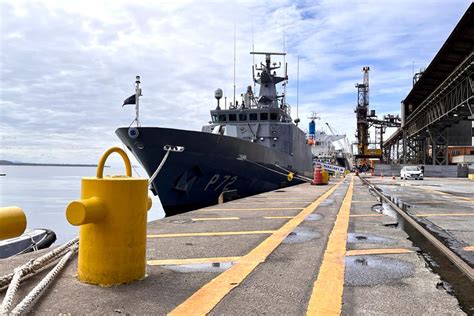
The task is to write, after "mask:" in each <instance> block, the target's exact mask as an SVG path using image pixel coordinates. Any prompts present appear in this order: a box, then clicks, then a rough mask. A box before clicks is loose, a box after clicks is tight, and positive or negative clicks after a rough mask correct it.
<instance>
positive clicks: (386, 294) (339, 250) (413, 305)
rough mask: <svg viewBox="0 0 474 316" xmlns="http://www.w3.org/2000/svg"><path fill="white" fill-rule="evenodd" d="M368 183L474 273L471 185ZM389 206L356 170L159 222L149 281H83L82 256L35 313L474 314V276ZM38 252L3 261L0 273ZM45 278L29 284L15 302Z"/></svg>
mask: <svg viewBox="0 0 474 316" xmlns="http://www.w3.org/2000/svg"><path fill="white" fill-rule="evenodd" d="M363 179H364V180H367V181H369V182H370V183H372V184H374V185H376V187H377V188H378V189H380V190H381V191H383V193H384V195H386V196H389V197H390V198H391V199H392V201H396V202H397V204H398V205H399V206H400V208H401V209H403V210H404V211H405V212H407V214H410V216H411V217H412V218H414V219H423V220H424V221H425V223H426V221H429V222H430V223H432V225H431V226H430V225H425V226H426V227H431V228H433V230H432V231H430V234H433V236H435V235H436V234H437V233H439V231H440V230H441V231H445V232H448V233H449V236H450V238H452V239H451V242H446V240H444V242H445V243H446V244H447V245H448V246H450V247H451V246H452V247H453V249H452V250H453V251H455V252H456V254H458V255H459V258H458V259H459V260H463V261H464V262H465V263H467V264H468V265H469V266H470V268H471V271H472V261H471V260H472V258H473V255H474V247H473V246H474V228H473V227H474V203H472V202H473V201H474V185H473V183H472V182H469V180H467V179H434V178H431V179H426V180H424V181H400V180H392V179H390V178H384V179H382V178H379V177H377V178H375V177H373V178H370V177H365V178H363ZM380 202H381V199H380V197H378V196H377V195H376V194H374V190H372V189H369V187H368V186H367V184H366V183H364V182H363V181H362V180H361V179H360V178H358V177H355V176H352V175H349V176H347V177H346V178H339V179H333V180H332V181H331V182H330V184H329V185H327V186H310V185H309V184H302V185H297V186H293V187H289V188H285V189H281V190H276V191H272V192H267V193H264V194H260V195H256V196H252V197H248V198H244V199H240V200H236V201H232V202H228V203H224V204H220V205H215V206H212V207H207V208H203V209H200V210H196V211H192V212H188V213H185V214H181V215H177V216H173V217H169V218H165V219H161V220H157V221H154V222H150V223H149V226H148V242H147V263H148V264H147V276H146V278H145V279H144V280H142V281H137V282H133V283H131V284H128V285H122V286H115V287H109V288H104V287H99V286H93V285H87V284H83V283H81V282H79V281H78V280H77V279H76V273H77V258H76V259H74V260H73V261H71V262H70V263H69V264H68V266H67V267H66V269H65V270H64V271H63V272H62V274H61V275H60V277H59V278H58V279H57V280H56V281H55V282H54V283H53V284H52V285H51V286H50V288H49V289H48V291H47V292H46V293H45V295H44V296H43V297H42V298H41V299H40V300H39V301H38V302H37V303H36V304H35V305H34V307H33V309H32V310H33V311H34V312H35V313H38V314H59V313H70V314H90V313H94V314H113V313H117V314H156V315H164V314H168V313H171V314H172V315H173V314H176V315H177V314H186V315H198V314H211V315H221V314H225V315H248V314H274V315H275V314H278V315H281V314H285V315H302V314H307V313H309V314H312V313H318V312H319V313H320V314H341V313H342V314H345V315H348V314H397V315H403V314H462V313H463V312H465V313H469V311H470V312H472V311H473V308H474V305H473V301H472V300H473V298H472V297H469V296H472V295H470V294H472V293H473V283H472V280H469V278H468V277H467V276H466V275H465V273H464V274H463V272H461V271H459V270H458V269H456V267H455V266H454V265H453V264H450V262H448V261H447V259H443V256H442V254H440V252H439V251H438V250H437V249H436V247H432V248H430V244H429V242H427V241H426V240H424V239H423V238H422V237H420V236H418V235H416V233H413V232H412V231H411V230H410V228H409V227H408V223H406V222H405V221H404V220H403V219H402V218H401V217H400V216H399V215H397V214H396V212H395V211H393V209H390V208H389V207H388V206H387V205H386V204H385V203H384V205H383V206H384V209H383V210H381V209H380V208H378V206H377V204H379V203H380ZM407 205H408V206H409V208H407ZM437 238H438V237H437ZM36 256H38V254H28V255H23V256H19V257H16V258H12V259H5V260H0V262H1V265H0V275H4V274H6V273H9V272H11V271H12V270H13V268H14V267H16V266H18V265H20V264H22V263H25V262H26V261H28V260H29V259H31V258H32V257H36ZM443 260H444V261H443ZM437 265H438V267H436V266H437ZM446 267H447V268H446ZM438 270H443V271H444V272H443V271H438ZM446 271H448V272H449V275H445V274H443V273H445V272H446ZM45 273H46V272H44V273H41V274H40V275H38V276H35V277H32V278H30V279H28V280H26V281H25V282H24V283H23V284H22V286H21V287H20V290H19V294H18V298H17V299H16V300H15V303H17V302H18V301H19V298H20V297H23V296H24V295H26V293H27V291H28V290H30V289H31V288H32V287H33V286H34V285H35V284H36V283H37V282H38V281H39V279H40V278H41V277H42V276H44V275H45ZM440 275H441V276H440ZM453 291H454V294H455V295H452V294H453ZM469 293H470V294H469ZM4 294H5V292H2V293H0V298H3V295H4Z"/></svg>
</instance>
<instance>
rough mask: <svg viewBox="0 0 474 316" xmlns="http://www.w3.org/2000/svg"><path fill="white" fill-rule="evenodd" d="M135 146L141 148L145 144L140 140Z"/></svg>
mask: <svg viewBox="0 0 474 316" xmlns="http://www.w3.org/2000/svg"><path fill="white" fill-rule="evenodd" d="M135 146H136V147H137V148H138V149H143V148H145V145H143V143H140V142H137V143H135Z"/></svg>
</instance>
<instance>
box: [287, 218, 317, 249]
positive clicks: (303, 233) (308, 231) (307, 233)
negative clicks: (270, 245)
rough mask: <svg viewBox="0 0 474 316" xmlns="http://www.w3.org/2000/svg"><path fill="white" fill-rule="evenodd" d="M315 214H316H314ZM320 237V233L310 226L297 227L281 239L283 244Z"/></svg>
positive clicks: (297, 242)
mask: <svg viewBox="0 0 474 316" xmlns="http://www.w3.org/2000/svg"><path fill="white" fill-rule="evenodd" d="M315 215H316V214H315ZM318 238H321V233H319V232H317V231H316V230H314V229H313V228H310V227H297V228H296V229H295V230H294V231H292V232H291V233H290V234H289V235H288V236H287V237H286V238H285V240H283V243H285V244H299V243H303V242H307V241H310V240H313V239H318Z"/></svg>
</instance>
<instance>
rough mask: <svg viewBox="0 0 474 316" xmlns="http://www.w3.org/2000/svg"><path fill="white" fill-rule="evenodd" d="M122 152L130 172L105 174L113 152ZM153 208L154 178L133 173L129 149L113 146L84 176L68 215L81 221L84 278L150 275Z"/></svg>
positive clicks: (111, 281) (103, 281)
mask: <svg viewBox="0 0 474 316" xmlns="http://www.w3.org/2000/svg"><path fill="white" fill-rule="evenodd" d="M113 152H116V153H118V154H120V155H121V156H122V158H123V160H124V162H125V167H126V170H127V175H126V176H107V177H103V172H104V165H105V161H106V160H107V158H108V156H109V155H110V154H111V153H113ZM150 208H151V199H150V198H149V197H148V180H147V179H143V178H132V167H131V165H130V160H129V159H128V156H127V154H126V153H125V152H124V151H123V150H122V149H120V148H118V147H113V148H110V149H108V150H107V151H106V152H105V153H104V155H103V156H102V158H101V159H100V161H99V165H98V166H97V175H96V177H86V178H82V182H81V199H80V200H76V201H72V202H71V203H69V205H68V207H67V210H66V218H67V220H68V221H69V223H71V224H72V225H75V226H81V227H80V233H79V266H78V278H79V280H80V281H82V282H85V283H90V284H99V285H102V286H112V285H117V284H123V283H128V282H132V281H135V280H140V279H143V278H144V277H145V265H146V262H145V260H146V257H145V256H146V227H147V211H148V210H149V209H150Z"/></svg>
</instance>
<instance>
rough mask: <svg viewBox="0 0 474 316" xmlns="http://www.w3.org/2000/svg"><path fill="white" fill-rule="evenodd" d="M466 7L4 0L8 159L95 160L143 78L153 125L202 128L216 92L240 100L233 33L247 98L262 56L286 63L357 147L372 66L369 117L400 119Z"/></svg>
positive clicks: (2, 101)
mask: <svg viewBox="0 0 474 316" xmlns="http://www.w3.org/2000/svg"><path fill="white" fill-rule="evenodd" d="M469 3H470V2H469V1H463V0H457V1H450V2H446V1H417V2H413V1H408V0H407V1H398V2H396V3H394V2H389V1H360V2H346V1H318V2H312V1H299V2H293V1H289V0H288V1H271V2H269V1H260V2H250V1H241V2H227V1H223V2H202V1H200V2H198V1H173V2H172V1H164V2H163V1H161V2H159V3H158V2H155V1H140V2H139V3H131V2H129V1H80V2H74V1H73V2H64V1H42V2H30V1H2V2H1V4H0V6H1V20H2V22H1V23H2V24H1V34H0V35H1V47H2V48H1V67H0V68H1V70H0V71H1V73H0V74H1V86H0V106H1V118H2V119H1V122H0V129H1V132H2V137H1V144H2V151H1V156H2V157H1V158H4V159H11V160H24V161H41V162H56V161H58V160H60V161H63V162H79V163H94V162H96V160H97V158H98V157H99V155H100V153H101V152H102V151H103V150H104V149H105V148H106V147H109V146H111V145H120V144H119V142H118V139H117V138H116V136H115V134H114V130H115V128H116V127H118V126H128V125H129V124H130V122H131V120H132V119H133V108H132V107H125V108H121V107H120V105H121V102H122V101H123V99H124V98H126V97H127V96H129V95H131V94H132V93H133V81H134V78H135V75H137V74H140V75H141V76H142V82H143V94H144V96H143V98H142V112H141V116H142V118H143V123H144V124H145V125H157V126H167V127H183V126H186V128H188V129H193V130H199V129H200V126H201V125H202V124H203V123H205V122H207V121H208V120H209V112H208V111H209V110H210V109H211V108H213V107H214V104H215V100H214V98H213V91H214V89H215V88H217V87H221V88H223V89H224V90H225V91H226V94H227V96H229V97H230V96H231V94H232V81H233V78H232V77H233V66H232V61H233V28H234V22H235V23H236V29H237V76H236V79H237V86H238V92H239V94H240V92H241V91H242V90H244V89H245V87H246V86H247V85H248V84H249V83H251V72H250V67H251V63H252V57H251V56H250V55H249V54H248V52H249V51H250V50H251V46H252V21H253V30H254V33H253V37H254V43H255V50H257V51H259V50H267V51H281V50H282V49H283V28H284V25H285V26H286V27H285V30H286V32H285V33H286V48H287V51H288V53H289V55H288V56H287V58H286V60H287V61H288V63H289V67H290V68H289V75H290V84H289V86H288V95H289V101H290V103H292V104H293V108H295V106H294V105H295V102H296V60H297V56H301V59H300V96H299V100H300V111H299V112H300V117H301V118H302V119H303V122H302V126H303V127H306V124H307V120H306V119H304V118H305V117H306V116H307V115H309V113H311V112H312V111H317V112H320V113H321V115H322V116H323V121H328V122H330V123H332V125H333V126H334V127H335V128H336V130H337V131H338V132H340V133H346V134H347V135H348V136H350V138H351V139H352V138H353V134H354V129H355V114H354V113H353V109H354V107H355V104H356V89H355V88H354V84H355V83H356V82H360V81H361V80H362V74H361V72H360V69H361V68H362V66H366V65H368V66H370V67H371V107H373V108H376V109H377V111H378V112H381V113H382V112H383V113H389V112H391V113H396V112H398V111H399V103H400V100H401V99H403V98H404V97H405V96H406V94H407V93H408V92H409V89H410V87H411V73H412V70H411V69H412V61H414V62H415V65H416V67H417V68H419V67H421V66H427V64H428V63H429V62H430V61H431V59H432V57H433V56H434V55H435V53H436V52H437V50H438V49H439V48H440V47H441V45H442V43H443V42H444V41H445V39H446V38H447V36H448V35H449V33H450V32H451V31H452V29H453V27H454V25H455V24H456V23H457V21H458V20H459V18H460V17H461V16H462V14H463V13H464V11H465V9H466V8H467V7H468V6H469Z"/></svg>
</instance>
